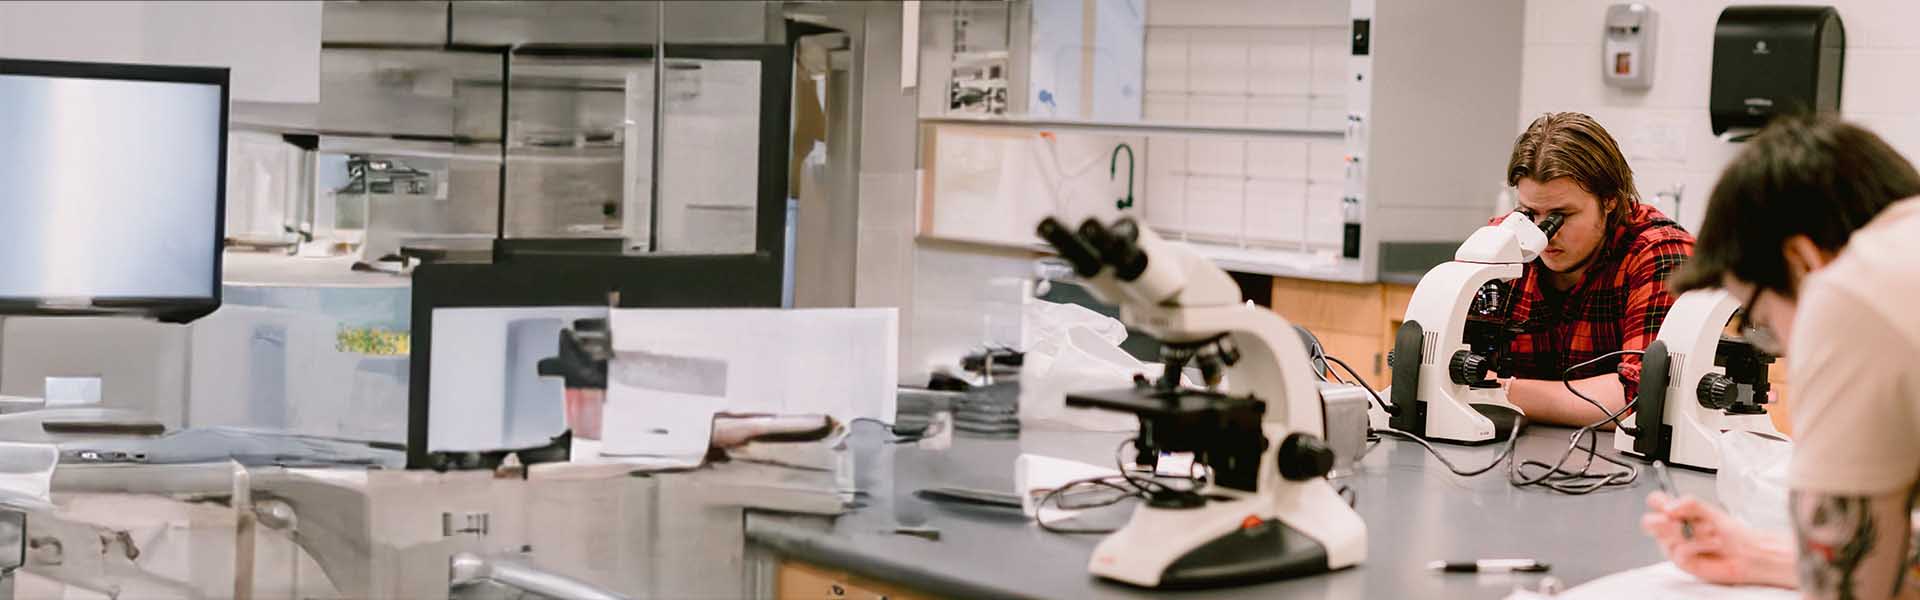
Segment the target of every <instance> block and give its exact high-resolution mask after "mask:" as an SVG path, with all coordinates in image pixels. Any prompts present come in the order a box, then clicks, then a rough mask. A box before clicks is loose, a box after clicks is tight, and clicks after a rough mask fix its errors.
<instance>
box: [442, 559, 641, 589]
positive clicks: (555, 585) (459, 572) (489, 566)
mask: <svg viewBox="0 0 1920 600" xmlns="http://www.w3.org/2000/svg"><path fill="white" fill-rule="evenodd" d="M451 562H452V564H451V569H450V572H449V575H448V582H449V583H450V584H451V585H452V586H453V587H458V586H461V585H466V584H471V583H477V582H479V581H481V580H488V581H492V582H494V583H497V584H500V585H504V586H507V587H511V588H514V589H518V590H521V591H524V592H528V593H531V594H537V595H540V596H545V597H548V598H572V599H575V600H622V599H624V598H626V597H627V596H625V595H623V594H620V593H619V592H615V591H612V590H608V589H606V588H602V587H600V586H597V585H594V584H591V583H587V582H585V581H581V580H578V579H574V578H572V577H568V576H565V575H561V574H558V573H553V572H550V571H544V570H541V569H538V568H535V567H534V566H532V565H529V564H526V563H525V562H522V561H519V560H515V559H487V558H482V557H480V556H479V555H477V554H473V553H470V552H461V553H459V554H455V555H453V557H452V561H451Z"/></svg>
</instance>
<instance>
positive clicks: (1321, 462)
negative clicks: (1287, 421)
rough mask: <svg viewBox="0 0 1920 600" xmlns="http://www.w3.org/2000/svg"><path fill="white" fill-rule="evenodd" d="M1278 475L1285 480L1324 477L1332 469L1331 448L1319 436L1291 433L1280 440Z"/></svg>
mask: <svg viewBox="0 0 1920 600" xmlns="http://www.w3.org/2000/svg"><path fill="white" fill-rule="evenodd" d="M1279 458H1280V460H1279V461H1278V462H1279V463H1280V476H1281V477H1285V478H1287V481H1306V480H1308V479H1313V478H1316V477H1325V476H1327V473H1328V472H1330V471H1332V470H1333V449H1332V448H1328V447H1327V443H1326V441H1324V440H1321V439H1320V436H1316V435H1312V434H1306V433H1293V434H1289V435H1287V439H1285V440H1281V441H1280V457H1279Z"/></svg>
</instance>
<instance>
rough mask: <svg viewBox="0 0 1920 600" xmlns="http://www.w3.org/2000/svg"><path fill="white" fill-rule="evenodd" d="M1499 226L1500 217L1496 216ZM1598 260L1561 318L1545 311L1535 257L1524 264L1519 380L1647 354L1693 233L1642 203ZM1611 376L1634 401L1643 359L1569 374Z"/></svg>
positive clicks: (1515, 347)
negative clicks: (1617, 377)
mask: <svg viewBox="0 0 1920 600" xmlns="http://www.w3.org/2000/svg"><path fill="white" fill-rule="evenodd" d="M1496 221H1497V219H1496ZM1597 251H1598V252H1599V253H1600V255H1599V257H1598V258H1596V259H1595V260H1594V262H1593V265H1592V266H1591V267H1589V268H1588V269H1587V275H1586V278H1585V279H1584V280H1582V281H1581V282H1580V283H1579V284H1578V285H1576V286H1574V287H1573V289H1571V290H1567V293H1566V297H1565V298H1564V299H1563V300H1562V301H1561V302H1562V304H1561V306H1560V309H1561V310H1560V314H1536V312H1535V311H1536V309H1539V310H1542V311H1544V310H1545V309H1546V307H1545V306H1544V305H1543V304H1542V303H1544V302H1545V301H1546V300H1545V298H1544V296H1543V295H1542V294H1541V291H1540V286H1541V284H1542V282H1541V277H1540V275H1541V272H1542V269H1544V268H1545V267H1544V266H1542V265H1541V264H1540V262H1539V261H1538V260H1536V261H1534V262H1533V263H1530V264H1528V265H1527V269H1526V274H1524V275H1522V276H1521V277H1520V279H1519V280H1518V281H1517V282H1515V284H1514V288H1513V289H1514V290H1516V293H1518V294H1519V296H1517V297H1515V298H1514V300H1513V311H1512V313H1511V314H1510V317H1511V321H1510V322H1514V323H1520V324H1521V325H1522V327H1524V328H1525V329H1526V330H1527V332H1526V333H1521V334H1519V335H1516V336H1515V337H1514V339H1513V342H1512V343H1511V344H1510V345H1509V346H1508V347H1507V351H1508V356H1509V357H1510V359H1511V362H1510V363H1509V372H1506V373H1502V375H1505V376H1509V377H1519V378H1522V379H1545V380H1550V381H1558V380H1559V379H1560V375H1561V372H1562V371H1564V370H1566V368H1567V367H1571V366H1573V365H1577V364H1580V363H1583V362H1586V361H1588V360H1592V359H1593V358H1594V357H1597V356H1600V355H1602V354H1606V353H1608V352H1613V351H1615V350H1645V349H1646V348H1647V345H1648V344H1652V343H1653V339H1654V336H1655V335H1657V334H1658V333H1659V332H1660V323H1661V322H1662V321H1665V320H1666V318H1667V310H1668V309H1670V308H1672V307H1673V300H1674V298H1673V295H1672V294H1669V293H1667V276H1668V275H1671V274H1672V273H1673V272H1674V271H1675V270H1677V269H1678V268H1679V267H1680V264H1681V263H1684V262H1686V260H1687V257H1689V256H1691V255H1692V254H1693V235H1692V234H1690V233H1687V232H1686V230H1684V229H1681V228H1680V226H1679V225H1678V224H1675V223H1674V222H1673V220H1672V219H1668V218H1667V216H1666V215H1664V214H1661V213H1660V211H1659V210H1657V209H1655V208H1653V207H1652V206H1648V205H1645V204H1638V205H1635V206H1634V210H1633V215H1632V217H1631V218H1629V219H1628V220H1627V223H1626V226H1624V227H1617V228H1616V229H1615V231H1614V232H1613V235H1611V236H1609V237H1608V238H1607V240H1606V242H1605V243H1604V244H1603V245H1602V246H1601V247H1600V248H1599V249H1598V250H1597ZM1609 371H1613V372H1617V373H1619V374H1620V381H1621V383H1623V384H1625V385H1626V386H1627V397H1628V398H1633V397H1634V396H1635V392H1636V390H1637V389H1638V388H1639V385H1640V357H1639V356H1635V355H1627V356H1621V357H1617V358H1613V359H1609V360H1605V361H1601V362H1599V363H1596V364H1594V365H1592V366H1589V367H1587V368H1585V369H1581V370H1579V371H1575V372H1574V373H1572V377H1571V378H1572V379H1584V378H1587V377H1593V376H1596V375H1600V374H1602V373H1606V372H1609Z"/></svg>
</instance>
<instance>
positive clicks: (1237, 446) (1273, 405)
mask: <svg viewBox="0 0 1920 600" xmlns="http://www.w3.org/2000/svg"><path fill="white" fill-rule="evenodd" d="M1039 233H1040V237H1041V238H1043V239H1045V240H1046V241H1047V242H1048V243H1050V244H1052V245H1053V247H1054V248H1056V249H1058V250H1059V252H1060V255H1061V257H1063V258H1065V259H1066V260H1067V261H1068V262H1069V263H1071V264H1072V265H1073V269H1074V271H1075V272H1076V273H1077V274H1078V275H1079V276H1080V278H1081V279H1083V280H1084V281H1085V282H1086V283H1087V285H1088V287H1089V289H1091V290H1093V291H1094V293H1095V295H1097V296H1098V297H1099V298H1100V299H1101V300H1102V301H1105V302H1109V303H1113V304H1117V305H1119V306H1120V319H1121V320H1122V321H1124V322H1126V323H1127V324H1128V325H1129V326H1132V327H1135V328H1137V329H1140V330H1142V331H1145V332H1147V333H1149V334H1151V335H1153V336H1154V337H1155V338H1157V339H1159V340H1161V342H1162V344H1163V345H1164V346H1163V351H1162V358H1163V363H1164V366H1165V368H1166V370H1165V371H1164V373H1163V375H1162V376H1161V377H1160V379H1159V380H1158V381H1155V382H1147V381H1145V380H1144V378H1142V379H1140V380H1138V381H1137V382H1136V384H1135V385H1134V386H1132V387H1126V388H1119V389H1111V390H1101V391H1090V392H1084V393H1074V394H1068V395H1067V404H1068V405H1071V406H1081V407H1097V408H1103V409H1109V410H1118V411H1125V412H1131V413H1134V414H1135V415H1137V416H1138V417H1139V419H1140V435H1139V437H1138V439H1137V440H1136V441H1135V447H1136V448H1138V449H1139V450H1140V454H1139V457H1138V458H1136V459H1135V460H1136V461H1150V460H1152V458H1151V457H1154V456H1156V455H1157V453H1158V452H1190V453H1192V454H1193V456H1194V461H1195V463H1197V464H1204V465H1205V466H1206V467H1207V468H1208V477H1207V479H1206V482H1205V483H1204V484H1202V485H1201V486H1200V487H1199V488H1198V489H1195V490H1191V491H1189V492H1185V493H1180V492H1176V491H1170V490H1157V489H1156V490H1155V491H1154V492H1153V493H1152V494H1151V495H1150V498H1149V499H1148V500H1146V501H1145V502H1144V503H1143V504H1141V505H1140V506H1139V507H1137V508H1136V509H1135V510H1134V512H1133V515H1132V518H1131V519H1130V520H1129V521H1128V522H1127V524H1126V526H1125V527H1122V528H1121V529H1120V530H1119V531H1116V532H1114V533H1113V534H1112V535H1110V536H1108V537H1107V538H1106V539H1105V540H1103V541H1102V542H1101V543H1100V545H1099V547H1097V548H1095V549H1094V553H1093V558H1092V559H1091V560H1090V561H1089V563H1088V567H1087V568H1088V570H1089V571H1091V572H1092V573H1093V574H1094V575H1098V576H1100V577H1105V578H1108V579H1114V580H1118V581H1122V582H1126V583H1130V584H1134V585H1138V586H1143V587H1208V586H1217V585H1228V584H1234V583H1242V582H1252V581H1262V580H1270V579H1278V578H1284V577H1295V576H1302V575H1309V574H1314V573H1322V572H1327V571H1332V570H1335V569H1341V568H1345V567H1349V566H1352V565H1355V564H1358V563H1359V562H1360V561H1361V560H1363V559H1365V558H1366V551H1367V548H1366V524H1365V523H1363V522H1361V520H1360V515H1359V513H1356V512H1354V510H1353V508H1352V507H1351V506H1348V504H1347V502H1346V501H1345V500H1344V499H1342V498H1341V497H1340V494H1339V493H1338V492H1336V491H1335V490H1334V488H1333V486H1332V485H1331V484H1329V483H1328V482H1327V479H1326V474H1327V472H1328V470H1329V469H1330V468H1331V467H1332V464H1333V453H1332V451H1331V450H1329V449H1328V447H1327V444H1326V441H1325V437H1326V432H1325V426H1324V419H1323V414H1322V408H1321V402H1320V395H1319V392H1318V388H1317V387H1316V386H1315V384H1316V382H1317V378H1315V377H1314V374H1313V370H1312V369H1313V368H1312V366H1311V365H1310V363H1309V362H1308V358H1307V353H1306V348H1305V346H1304V345H1303V344H1302V343H1301V341H1300V336H1299V334H1298V333H1296V332H1295V330H1294V328H1293V326H1292V325H1290V324H1289V323H1288V322H1287V320H1286V319H1284V318H1281V317H1280V315H1278V314H1276V313H1274V312H1273V311H1270V310H1266V309H1263V308H1259V307H1256V306H1250V305H1247V304H1245V303H1243V302H1242V297H1241V295H1240V288H1239V286H1238V285H1236V284H1235V283H1234V282H1233V280H1232V279H1231V278H1229V277H1228V276H1227V274H1226V272H1224V271H1221V270H1220V269H1219V268H1218V267H1216V266H1214V265H1213V263H1212V262H1211V261H1208V260H1207V259H1205V258H1203V257H1201V256H1200V255H1199V254H1196V253H1194V252H1193V250H1191V249H1189V248H1188V247H1186V246H1185V245H1183V244H1174V243H1169V242H1166V241H1163V240H1161V239H1160V237H1159V236H1157V235H1155V234H1154V233H1153V231H1152V230H1149V229H1147V228H1145V227H1141V226H1139V225H1138V224H1137V223H1136V222H1134V221H1133V220H1132V219H1127V218H1123V219H1120V220H1118V221H1115V222H1114V223H1113V224H1112V225H1110V226H1109V225H1103V224H1101V223H1100V222H1099V221H1097V220H1094V219H1088V220H1087V221H1086V222H1084V223H1082V224H1081V226H1080V228H1079V229H1078V231H1074V230H1070V229H1068V228H1067V226H1066V225H1064V224H1062V223H1060V222H1059V221H1056V220H1054V219H1052V218H1048V219H1046V220H1044V221H1042V222H1041V223H1040V226H1039ZM1189 364H1191V365H1193V366H1195V367H1197V368H1198V370H1199V372H1200V374H1201V377H1200V379H1201V380H1203V381H1204V382H1205V385H1206V387H1205V389H1193V388H1191V387H1186V386H1182V385H1181V383H1180V382H1181V377H1180V375H1181V372H1182V370H1183V369H1185V368H1186V366H1187V365H1189ZM1223 383H1224V384H1225V385H1224V386H1223V385H1222V384H1223ZM1228 388H1230V389H1228ZM1143 464H1144V463H1143Z"/></svg>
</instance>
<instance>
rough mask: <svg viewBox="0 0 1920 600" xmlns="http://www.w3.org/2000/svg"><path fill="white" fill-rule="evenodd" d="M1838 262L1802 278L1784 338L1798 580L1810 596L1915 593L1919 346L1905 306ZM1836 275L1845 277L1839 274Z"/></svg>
mask: <svg viewBox="0 0 1920 600" xmlns="http://www.w3.org/2000/svg"><path fill="white" fill-rule="evenodd" d="M1847 275H1848V273H1845V272H1842V271H1839V270H1837V269H1836V270H1835V271H1834V272H1831V273H1822V274H1821V275H1820V276H1819V279H1816V280H1814V281H1813V282H1810V283H1808V284H1806V285H1803V286H1801V289H1800V293H1799V300H1800V301H1799V305H1798V311H1797V315H1798V316H1797V317H1795V318H1794V321H1793V329H1792V331H1793V333H1792V337H1791V338H1790V339H1789V341H1788V350H1787V354H1788V356H1790V357H1792V360H1791V361H1789V363H1788V367H1789V368H1790V369H1791V370H1792V372H1791V373H1790V374H1789V375H1788V377H1789V378H1790V379H1791V380H1792V381H1793V383H1794V392H1795V395H1796V399H1795V401H1794V405H1793V411H1792V414H1793V434H1794V451H1793V464H1792V467H1791V468H1790V470H1789V485H1790V487H1791V488H1792V490H1793V495H1792V497H1791V501H1790V504H1791V513H1792V517H1793V523H1794V537H1795V548H1796V553H1797V554H1798V556H1799V559H1798V561H1797V562H1798V564H1799V569H1798V571H1799V581H1800V589H1801V590H1802V592H1803V593H1804V594H1806V595H1807V597H1810V598H1889V597H1898V598H1920V591H1916V588H1915V584H1916V582H1915V581H1914V576H1913V569H1914V568H1915V567H1916V565H1915V557H1914V555H1913V543H1912V541H1911V534H1910V527H1911V524H1910V522H1909V521H1910V517H1909V513H1908V511H1909V510H1910V507H1911V506H1912V504H1913V499H1914V490H1915V489H1916V487H1915V480H1916V478H1920V440H1917V439H1916V436H1915V435H1914V432H1915V431H1916V430H1920V425H1916V424H1920V413H1917V412H1916V408H1917V407H1916V404H1915V399H1916V398H1920V376H1916V375H1915V372H1914V369H1913V368H1912V365H1911V362H1912V360H1913V356H1915V355H1916V354H1920V348H1916V347H1915V346H1914V344H1913V343H1912V342H1910V341H1909V339H1908V337H1907V336H1906V335H1905V334H1904V333H1903V332H1904V331H1905V330H1906V329H1905V327H1904V324H1905V323H1906V321H1904V319H1907V318H1909V317H1907V316H1904V315H1893V314H1888V313H1887V312H1884V311H1883V310H1881V309H1880V305H1879V304H1877V303H1873V302H1868V301H1866V299H1865V298H1863V297H1862V296H1861V295H1860V292H1859V291H1858V290H1857V289H1855V287H1854V286H1851V285H1838V284H1841V283H1848V282H1849V281H1848V280H1846V279H1844V277H1846V276H1847ZM1836 277H1840V278H1843V279H1834V278H1836Z"/></svg>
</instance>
